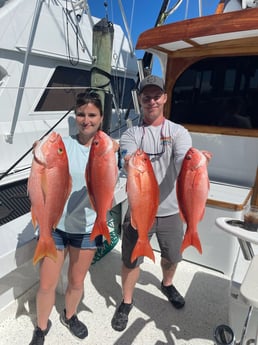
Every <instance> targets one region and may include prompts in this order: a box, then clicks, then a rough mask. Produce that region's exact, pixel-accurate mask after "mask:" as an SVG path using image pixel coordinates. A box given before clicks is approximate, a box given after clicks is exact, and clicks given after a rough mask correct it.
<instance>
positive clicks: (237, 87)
mask: <svg viewBox="0 0 258 345" xmlns="http://www.w3.org/2000/svg"><path fill="white" fill-rule="evenodd" d="M39 3H40V2H38V4H39ZM64 3H65V2H64ZM77 3H78V4H79V3H81V2H75V3H74V4H77ZM177 3H178V5H180V3H182V1H180V0H179V1H178V2H177ZM187 3H188V2H187ZM52 5H53V6H52ZM16 6H18V7H16ZM34 10H35V8H31V6H30V5H28V1H22V0H9V1H3V5H2V7H0V19H1V25H2V23H4V24H5V25H4V26H3V27H6V30H7V29H8V30H10V31H9V32H10V33H12V35H11V34H6V35H4V36H3V35H2V36H0V73H1V74H0V76H1V77H0V85H1V88H0V109H1V112H2V109H7V110H8V109H9V108H10V109H11V110H10V112H9V113H6V112H5V116H4V121H2V120H1V121H0V131H1V132H0V135H1V140H2V144H1V146H0V153H1V157H2V158H1V159H2V163H1V172H2V174H4V173H5V172H6V171H7V170H8V169H9V167H10V166H12V164H13V163H15V162H16V161H17V160H19V158H20V157H21V156H22V155H23V154H24V152H26V151H27V150H30V148H31V145H32V143H33V142H34V141H35V140H36V139H38V138H39V137H40V136H42V135H44V133H45V132H46V131H48V130H49V129H50V128H52V126H54V125H55V123H56V122H57V121H58V119H59V118H60V113H61V114H65V113H66V112H67V111H68V110H69V107H66V108H61V109H55V111H50V109H49V108H46V109H45V110H44V109H40V106H44V97H45V94H44V92H45V89H46V87H51V86H52V85H53V84H52V81H51V78H52V76H53V75H54V71H56V70H58V68H59V67H60V66H61V70H62V69H64V71H65V72H67V71H68V70H69V69H70V68H71V69H72V70H73V73H74V70H75V69H83V70H86V71H90V69H91V67H92V56H91V47H92V43H91V39H92V34H91V28H92V24H91V22H90V19H89V18H90V17H89V16H88V15H87V14H86V13H84V11H83V12H82V11H81V8H80V6H79V7H78V8H77V7H76V10H75V12H74V9H72V10H73V11H71V13H72V15H74V14H75V15H76V14H78V12H76V11H79V14H80V16H82V18H80V21H79V22H80V23H81V24H80V25H81V27H80V30H79V31H81V32H82V33H83V32H84V29H83V24H84V21H85V25H86V26H85V27H86V28H87V30H90V35H85V36H84V35H83V34H82V36H80V34H79V33H78V35H79V36H78V37H79V38H78V40H77V39H75V40H71V37H70V36H69V42H67V38H66V28H65V29H64V31H62V30H61V29H62V28H64V27H65V24H66V23H67V21H68V22H69V23H70V19H69V20H68V17H67V16H66V15H65V14H64V13H65V12H63V8H62V7H60V2H58V1H53V2H50V3H46V2H44V1H43V2H42V8H41V10H40V16H39V17H38V18H34V20H35V21H37V22H38V24H37V30H35V33H33V30H31V31H30V28H32V27H33V21H32V17H33V13H34V12H35V11H34ZM12 11H13V12H12ZM11 13H15V15H14V14H13V17H14V16H15V18H16V17H17V20H16V21H15V22H14V21H11V22H10V17H12V16H11ZM58 18H59V20H57V19H58ZM257 18H258V8H257V1H249V0H243V1H240V0H225V1H223V0H221V1H218V7H217V10H216V14H213V15H209V16H200V17H198V18H192V19H186V20H181V21H177V22H175V23H171V24H167V25H160V26H158V27H156V28H153V29H150V30H147V31H146V32H143V33H141V35H140V36H139V38H138V41H137V45H136V48H137V49H141V50H145V51H146V52H148V53H151V54H154V55H155V56H157V57H158V58H159V60H160V63H161V66H162V71H163V77H164V79H165V81H166V89H167V93H168V103H167V107H166V116H167V117H168V118H170V119H171V120H173V121H176V122H179V123H182V124H183V125H184V126H185V127H186V128H188V129H189V131H190V133H191V135H192V138H193V145H194V146H195V147H197V148H199V149H205V150H208V151H210V152H212V154H213V157H212V160H211V162H210V164H209V168H208V169H209V177H210V180H211V189H210V193H209V198H208V200H207V207H206V212H205V217H204V219H203V221H201V222H200V224H199V234H200V238H201V243H202V247H203V254H202V255H200V254H198V253H197V252H196V251H195V249H194V248H188V249H187V250H186V251H185V252H184V261H183V262H182V265H181V266H180V268H179V270H178V273H177V275H176V285H177V286H178V287H179V289H181V291H182V292H183V293H184V295H185V297H186V308H185V310H184V311H183V312H182V313H179V312H178V311H174V310H171V306H170V305H168V303H167V301H166V300H164V297H163V296H162V295H161V294H160V291H159V289H158V287H159V279H157V277H158V278H160V268H159V252H158V251H159V249H158V246H157V243H156V240H155V238H154V239H153V240H152V246H153V248H154V250H155V251H156V255H157V260H156V264H153V263H152V262H151V263H150V262H149V261H148V260H146V262H145V263H144V266H143V274H142V277H141V279H140V281H139V283H138V284H137V289H136V294H135V299H136V306H135V308H134V309H133V311H132V317H131V314H130V317H131V319H130V322H129V324H128V329H127V330H126V331H125V332H124V333H122V334H120V333H117V332H114V331H113V330H112V329H111V326H110V321H111V318H112V315H113V313H114V310H115V307H116V303H117V302H118V301H119V300H120V298H121V296H120V271H119V269H120V243H118V245H117V247H116V248H115V249H114V250H112V251H111V252H110V253H109V254H108V255H107V256H105V257H104V258H103V259H101V262H102V263H103V265H101V263H96V264H95V265H93V266H92V268H91V272H90V276H89V277H87V279H86V283H85V289H86V290H85V291H86V292H85V298H84V299H83V301H82V305H81V308H82V310H84V311H85V313H81V316H82V319H83V317H85V322H86V323H87V324H88V325H89V329H90V336H89V343H90V344H91V345H94V344H96V345H97V344H98V345H99V344H100V343H104V344H117V345H118V344H121V345H122V344H123V345H127V344H134V345H139V344H152V343H153V344H156V345H161V344H170V345H175V344H179V345H183V344H190V345H195V344H198V345H208V344H210V345H212V344H214V330H215V329H216V327H217V326H218V325H219V324H225V325H229V326H230V327H231V329H232V330H233V331H234V334H235V337H236V340H237V341H239V340H240V338H241V334H242V328H243V325H244V320H245V317H246V314H247V310H248V306H247V305H246V304H244V303H242V302H241V301H240V297H239V288H240V286H241V284H242V281H243V279H244V275H245V273H246V271H247V268H248V266H249V263H250V261H249V260H248V259H247V258H246V257H244V254H245V255H246V251H244V254H243V249H244V248H243V242H241V241H240V242H239V241H238V240H237V238H236V237H234V236H231V235H229V234H227V233H225V232H223V231H222V230H221V229H220V228H219V227H218V225H217V223H216V220H217V218H218V217H228V218H232V219H240V218H241V217H242V212H243V209H244V207H245V205H247V204H248V203H249V202H250V198H251V195H252V187H253V185H254V181H255V176H256V171H257V166H258V156H257V148H258V114H257V109H258V108H257V106H256V102H257V100H258V98H257V96H256V91H257V90H258V45H257V42H258V21H257ZM54 19H55V20H54ZM93 21H94V22H96V21H97V19H93ZM46 22H47V23H48V26H49V28H51V35H52V36H53V35H57V37H56V38H55V41H54V42H55V44H54V45H53V44H51V40H49V39H46V36H47V38H48V37H49V36H48V35H46V31H45V30H46V25H45V23H46ZM58 23H59V24H58ZM68 26H69V28H72V24H71V23H70V24H69V25H68ZM57 28H58V30H57ZM89 28H90V29H89ZM85 30H86V29H85ZM62 32H63V34H62ZM85 32H88V31H85ZM116 32H118V39H117V41H116V39H115V40H114V42H118V43H117V45H116V43H114V47H116V48H114V49H115V54H113V57H114V56H115V57H117V56H118V57H119V58H118V59H115V61H113V62H112V66H115V67H114V68H113V67H112V72H113V74H114V75H118V76H120V77H121V78H123V77H124V75H125V74H126V76H127V78H128V79H129V83H131V84H133V82H134V81H135V80H136V75H137V68H136V59H135V57H132V56H131V53H130V45H129V44H128V41H127V40H126V39H125V37H124V36H123V33H122V31H121V29H120V28H119V27H116V26H115V37H116ZM30 35H34V36H35V37H33V44H32V46H31V47H28V45H27V43H28V42H29V36H30ZM71 36H74V32H72V29H71ZM75 36H76V35H75ZM76 37H77V36H76ZM86 37H88V38H89V37H90V40H89V41H88V42H86ZM83 38H84V40H85V42H86V43H87V44H86V45H85V46H84V43H83ZM12 39H13V41H12ZM64 41H65V43H66V44H64ZM10 42H12V44H11V43H10ZM56 42H60V46H59V45H58V44H57V43H56ZM77 42H78V44H79V46H80V47H81V48H84V50H83V49H82V50H80V49H79V55H77V53H78V50H77V45H76V44H77ZM121 42H123V45H122V43H121ZM67 43H69V44H71V46H70V45H69V47H70V49H69V51H70V57H71V58H72V61H75V60H76V59H77V58H78V56H79V57H80V59H79V60H80V61H79V63H78V65H76V66H71V64H70V62H69V60H67V55H66V53H67ZM26 47H27V48H26ZM86 47H87V48H86ZM28 49H29V50H30V54H29V57H28V59H30V60H29V62H30V64H29V67H30V68H28V70H27V71H25V72H26V73H27V75H26V78H25V77H22V76H23V71H24V70H23V69H22V64H23V61H24V59H26V52H27V51H28ZM122 52H123V54H122ZM124 54H126V56H127V57H128V61H129V65H127V66H125V64H124V61H126V60H127V58H123V57H124V56H125V55H124ZM12 72H13V73H12ZM14 72H17V73H14ZM25 72H24V73H25ZM142 72H143V73H148V72H149V70H148V71H147V70H146V71H145V70H143V71H142ZM68 74H69V73H68ZM21 77H22V78H21ZM12 78H14V79H12ZM24 79H26V80H25V81H24ZM87 80H88V83H86V85H85V84H84V83H83V85H82V84H79V85H76V86H78V87H83V88H84V87H85V86H86V87H87V86H88V84H89V79H87ZM27 83H29V84H27ZM17 85H20V89H18V90H23V88H24V92H25V90H26V87H27V88H28V90H26V92H28V93H27V96H26V97H25V98H24V97H23V98H22V100H21V99H20V100H19V97H18V103H17V101H16V96H17V95H18V96H19V91H18V90H17ZM39 85H40V87H39ZM58 85H60V84H59V83H58ZM42 86H43V87H44V89H42ZM53 86H56V85H53ZM66 87H67V85H66ZM47 90H48V91H47V93H50V92H51V91H52V89H51V88H50V89H47ZM65 91H67V89H65ZM20 92H21V91H20ZM42 97H43V98H42ZM54 97H56V96H54ZM240 98H242V99H243V101H244V106H245V111H244V113H241V114H240V116H238V117H237V119H238V120H239V119H240V120H244V121H243V122H241V123H242V125H241V126H240V127H239V125H237V120H235V121H234V122H233V124H231V125H229V123H223V121H224V120H225V119H226V106H227V107H228V104H230V103H232V102H233V104H234V103H236V100H238V99H240ZM71 104H72V102H71ZM241 104H243V103H241ZM17 108H18V110H16V109H17ZM15 114H16V115H15ZM15 116H17V123H16V121H15ZM61 116H62V115H61ZM115 116H118V115H115ZM132 116H134V115H132ZM117 118H118V121H115V125H116V122H118V123H119V126H118V129H119V131H122V130H124V128H123V129H122V128H120V127H121V126H122V125H123V124H121V123H120V122H119V121H120V119H119V117H117ZM244 123H248V126H247V127H249V128H246V127H244ZM69 124H70V123H69V121H68V120H67V119H65V120H64V121H62V122H60V123H59V124H58V126H57V127H55V128H56V130H57V131H59V132H60V133H61V134H67V133H68V128H69V126H68V125H69ZM118 133H119V132H118ZM116 135H117V134H114V137H116ZM118 138H119V135H118ZM3 157H4V159H3ZM30 162H31V157H30V155H26V157H25V159H23V160H22V161H21V163H19V164H18V165H15V168H14V169H13V170H12V171H11V172H10V173H8V175H7V176H6V177H5V178H3V179H2V180H1V185H0V193H1V195H0V197H1V199H0V202H2V204H0V207H1V209H0V211H1V212H2V213H1V215H2V216H1V218H3V219H5V220H7V222H5V223H4V224H3V225H1V227H0V231H1V235H2V237H1V238H2V241H1V245H0V265H1V269H0V273H1V276H0V310H1V315H2V318H1V320H0V321H2V322H1V323H0V327H1V335H3V337H4V339H5V343H6V342H7V341H9V342H10V343H12V344H16V343H17V344H18V343H19V344H20V336H21V334H22V337H23V339H24V342H25V343H28V342H29V340H30V337H31V334H32V330H33V325H32V321H33V320H34V318H35V305H34V304H33V302H34V299H35V289H36V288H37V281H38V276H37V269H36V268H34V267H33V266H32V263H31V257H32V255H33V252H34V246H35V239H34V231H33V229H32V225H31V222H30V214H29V213H28V208H29V203H28V200H27V201H24V200H25V199H26V198H25V193H26V178H27V176H28V171H29V166H30ZM2 164H3V169H2ZM21 180H24V186H23V188H24V189H23V190H22V192H21V191H20V190H19V193H17V192H16V189H15V188H16V185H17V183H18V182H19V181H21ZM125 181H126V180H125V178H123V177H121V179H120V184H119V185H118V187H117V190H116V193H115V204H117V205H118V206H119V207H120V209H121V215H120V217H121V219H122V218H123V215H124V211H125V209H126V205H127V201H126V192H125ZM6 186H7V187H9V186H11V187H12V188H13V190H14V197H16V198H17V197H19V201H18V205H19V209H21V210H22V209H23V210H22V211H21V214H20V215H19V216H18V217H17V216H16V218H14V219H11V220H10V221H9V219H8V217H9V216H11V215H12V214H11V213H10V214H8V211H10V210H9V208H8V207H7V206H6V204H4V202H7V200H9V199H13V198H14V197H13V196H12V195H11V196H9V190H8V188H7V187H6ZM19 188H20V187H19ZM6 191H7V192H6ZM3 193H7V194H6V195H4V194H3ZM15 194H16V195H15ZM17 194H18V195H17ZM26 202H27V204H26ZM240 244H241V246H240ZM252 248H253V251H254V253H257V254H258V247H257V246H256V245H253V246H252ZM249 254H250V253H249ZM249 259H250V258H249ZM106 267H109V270H107V268H106ZM62 283H63V282H62V280H61V281H60V287H59V289H60V291H59V292H62V291H61V290H62ZM64 284H65V282H64ZM58 303H59V298H57V304H56V310H54V311H53V314H52V315H51V317H52V318H53V320H57V319H58V311H59V310H60V308H61V306H60V305H59V304H58ZM8 304H9V306H8ZM100 311H101V312H100ZM91 312H92V313H93V314H91ZM15 315H17V316H19V317H18V318H17V320H16V319H15ZM89 319H91V320H90V321H89ZM257 323H258V315H257V313H256V312H253V313H252V316H251V321H250V322H249V324H248V329H247V333H246V335H245V339H244V341H245V342H244V343H243V344H249V345H250V344H254V340H252V339H254V338H255V336H256V333H255V332H256V328H257ZM100 327H101V330H100ZM55 328H56V330H55V331H54V330H53V331H52V332H54V333H52V335H50V334H49V335H48V337H47V338H46V344H53V342H55V343H57V344H59V342H60V344H61V343H66V342H69V343H72V341H73V340H72V339H70V338H69V336H70V335H67V333H64V332H63V328H62V326H60V329H59V325H58V321H57V322H55ZM55 332H56V333H55ZM27 333H29V334H27ZM0 343H1V339H0ZM74 343H76V342H74ZM231 343H232V344H233V342H232V341H231V342H226V340H225V343H222V342H221V343H220V344H228V345H229V344H231ZM241 345H242V344H241Z"/></svg>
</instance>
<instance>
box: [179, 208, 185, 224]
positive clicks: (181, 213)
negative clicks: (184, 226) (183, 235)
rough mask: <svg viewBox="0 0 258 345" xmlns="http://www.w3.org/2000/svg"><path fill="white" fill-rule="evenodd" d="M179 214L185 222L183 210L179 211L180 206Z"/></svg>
mask: <svg viewBox="0 0 258 345" xmlns="http://www.w3.org/2000/svg"><path fill="white" fill-rule="evenodd" d="M179 215H180V218H181V220H182V222H184V223H186V220H185V217H184V214H183V212H182V211H181V209H180V208H179Z"/></svg>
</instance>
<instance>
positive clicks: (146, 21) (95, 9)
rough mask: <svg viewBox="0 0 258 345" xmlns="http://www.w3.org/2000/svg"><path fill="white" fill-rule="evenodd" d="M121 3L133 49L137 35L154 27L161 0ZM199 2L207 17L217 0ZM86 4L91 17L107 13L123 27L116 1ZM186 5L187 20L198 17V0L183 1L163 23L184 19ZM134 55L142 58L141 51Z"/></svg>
mask: <svg viewBox="0 0 258 345" xmlns="http://www.w3.org/2000/svg"><path fill="white" fill-rule="evenodd" d="M104 2H106V3H107V7H105V6H104ZM121 2H122V5H123V7H124V12H125V16H126V20H127V23H128V27H129V30H130V32H131V38H132V44H133V47H135V45H136V42H137V39H138V36H139V34H140V33H141V32H143V31H145V30H147V29H150V28H152V27H153V26H154V25H155V22H156V19H157V17H158V14H159V11H160V8H161V5H162V3H163V0H121ZM176 2H177V0H170V4H169V7H168V9H171V8H172V7H173V5H174V4H175V3H176ZM201 2H202V15H208V14H213V13H214V12H215V9H216V7H217V4H218V3H219V0H202V1H201ZM88 4H89V6H90V11H91V14H92V15H93V16H96V17H100V18H103V17H105V16H106V13H107V14H108V19H109V20H110V21H111V22H113V23H115V24H120V25H121V26H122V27H124V24H123V19H122V15H121V12H120V9H119V1H118V0H106V1H104V0H88ZM187 4H188V12H187V13H188V15H187V18H192V17H197V16H199V9H198V4H199V0H183V2H182V5H181V6H180V7H179V8H178V9H177V10H176V11H175V12H174V13H173V14H172V15H171V16H169V17H168V18H167V19H166V22H165V23H166V24H168V23H171V22H175V21H178V20H181V19H184V18H186V14H187V13H186V8H187ZM106 10H107V12H106ZM135 53H136V56H137V57H138V58H142V57H143V54H144V52H143V51H135ZM154 69H155V67H154ZM154 69H153V72H154V73H156V74H159V68H158V67H156V72H155V71H154Z"/></svg>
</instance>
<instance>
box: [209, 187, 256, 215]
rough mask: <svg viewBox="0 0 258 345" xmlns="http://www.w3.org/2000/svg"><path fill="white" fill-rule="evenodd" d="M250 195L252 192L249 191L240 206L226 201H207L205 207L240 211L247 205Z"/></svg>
mask: <svg viewBox="0 0 258 345" xmlns="http://www.w3.org/2000/svg"><path fill="white" fill-rule="evenodd" d="M251 195H252V190H250V192H249V193H248V195H247V197H246V198H245V200H244V201H243V203H242V204H234V203H231V202H226V201H221V200H214V199H207V202H206V205H207V206H214V207H221V208H227V209H230V210H234V211H242V210H243V209H244V207H245V206H246V205H247V203H248V201H249V199H250V197H251Z"/></svg>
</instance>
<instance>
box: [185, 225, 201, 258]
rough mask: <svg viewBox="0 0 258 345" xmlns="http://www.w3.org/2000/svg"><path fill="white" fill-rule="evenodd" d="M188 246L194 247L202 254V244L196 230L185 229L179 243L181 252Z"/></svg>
mask: <svg viewBox="0 0 258 345" xmlns="http://www.w3.org/2000/svg"><path fill="white" fill-rule="evenodd" d="M189 246H193V247H195V248H196V249H197V250H198V252H199V253H200V254H202V245H201V242H200V238H199V235H198V232H197V231H191V230H189V229H186V233H185V236H184V240H183V243H182V245H181V249H180V251H181V253H182V252H183V251H184V250H185V249H186V248H188V247H189Z"/></svg>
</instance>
